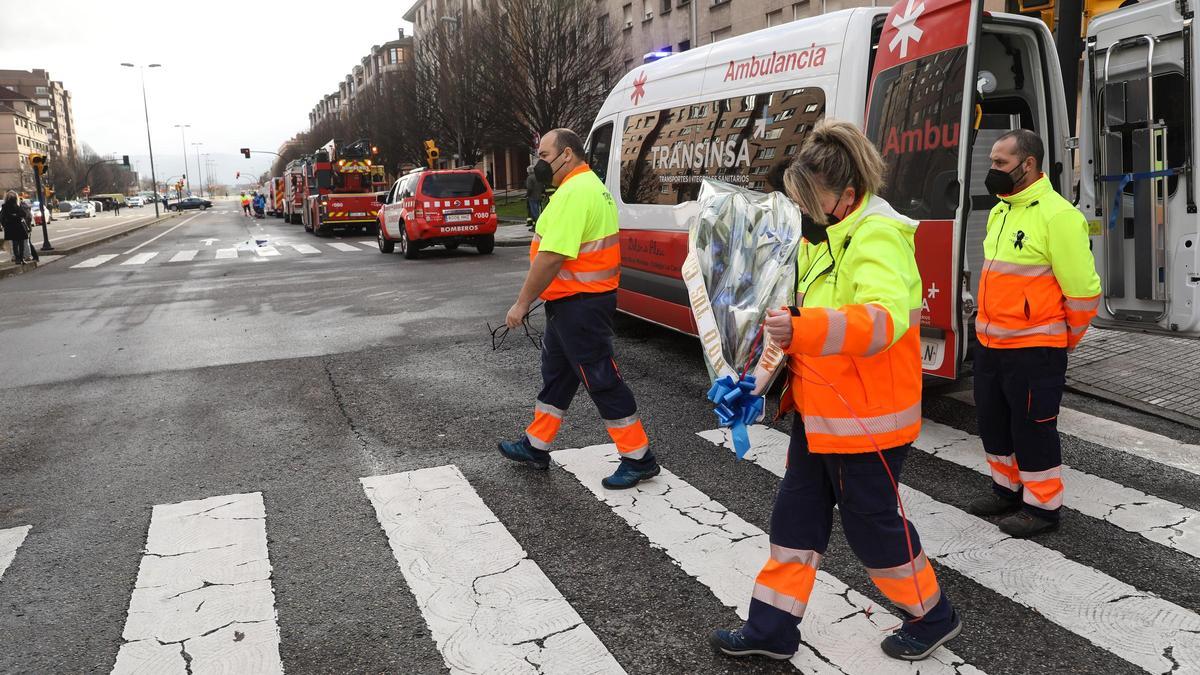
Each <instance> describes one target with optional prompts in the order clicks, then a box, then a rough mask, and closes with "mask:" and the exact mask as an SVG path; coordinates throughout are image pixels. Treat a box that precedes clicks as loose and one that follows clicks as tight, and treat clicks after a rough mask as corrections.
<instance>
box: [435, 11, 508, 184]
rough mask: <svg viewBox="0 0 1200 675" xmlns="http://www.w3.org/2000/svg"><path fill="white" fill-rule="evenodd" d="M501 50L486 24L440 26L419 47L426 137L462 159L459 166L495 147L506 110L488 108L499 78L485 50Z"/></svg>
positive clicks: (467, 163) (472, 23)
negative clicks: (427, 132)
mask: <svg viewBox="0 0 1200 675" xmlns="http://www.w3.org/2000/svg"><path fill="white" fill-rule="evenodd" d="M498 48H502V45H499V44H498V37H497V36H496V35H492V34H489V33H488V32H487V31H486V28H485V26H484V25H483V23H482V22H476V21H470V22H467V23H465V24H461V25H451V24H447V23H444V22H443V23H441V24H438V25H436V26H435V27H434V28H433V29H432V30H430V31H428V32H427V33H425V35H424V36H423V37H422V38H421V40H420V42H418V43H417V50H416V55H415V56H416V58H415V62H416V63H415V65H414V72H413V75H414V78H413V80H414V81H413V85H414V90H413V97H414V99H415V101H414V105H415V106H416V108H417V115H418V118H419V119H423V120H425V121H426V123H427V125H428V127H427V128H428V129H429V131H431V132H434V133H431V134H429V136H426V137H427V138H429V137H432V138H434V139H435V140H437V142H438V145H439V147H441V148H443V152H444V151H445V148H449V149H450V150H451V151H452V152H453V153H454V154H456V155H458V163H459V164H463V165H470V164H475V163H476V162H478V161H479V158H480V157H481V156H482V154H483V152H484V151H485V150H487V149H489V148H490V147H492V146H493V145H494V144H495V140H496V138H497V133H496V132H497V129H498V128H499V126H500V125H501V124H502V118H504V117H505V115H506V112H507V109H498V110H497V109H492V108H490V107H489V106H488V105H486V103H485V102H486V101H487V100H488V98H489V94H488V92H489V90H490V89H492V88H493V87H495V86H496V79H497V78H496V74H495V73H493V72H491V71H490V70H489V67H488V64H489V62H491V61H494V60H495V59H493V58H487V57H484V56H483V55H482V52H485V51H489V50H495V49H498Z"/></svg>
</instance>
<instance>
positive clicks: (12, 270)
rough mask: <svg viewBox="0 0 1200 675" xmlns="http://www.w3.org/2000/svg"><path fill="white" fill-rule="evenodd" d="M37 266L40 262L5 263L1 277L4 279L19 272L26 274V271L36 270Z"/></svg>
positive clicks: (0, 271) (0, 270)
mask: <svg viewBox="0 0 1200 675" xmlns="http://www.w3.org/2000/svg"><path fill="white" fill-rule="evenodd" d="M37 268H38V263H26V264H24V265H5V266H4V267H0V279H3V278H5V277H11V276H15V275H17V274H24V273H26V272H32V271H34V270H36V269H37Z"/></svg>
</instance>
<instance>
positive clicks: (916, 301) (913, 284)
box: [780, 195, 921, 453]
mask: <svg viewBox="0 0 1200 675" xmlns="http://www.w3.org/2000/svg"><path fill="white" fill-rule="evenodd" d="M827 231H828V234H829V241H828V242H821V243H819V244H813V243H810V242H808V241H805V242H803V243H802V244H801V246H800V251H799V253H798V254H797V257H796V263H797V267H796V278H797V279H796V306H797V307H798V308H799V312H800V315H799V316H793V318H792V342H791V344H790V345H789V346H788V349H787V352H788V354H790V355H791V356H792V358H791V359H790V360H789V362H788V364H789V366H788V367H789V369H790V370H791V377H790V384H789V388H788V391H787V392H785V394H784V400H783V403H782V405H781V407H780V411H781V413H783V412H786V411H787V410H788V409H790V408H791V407H793V405H794V406H795V407H796V408H797V409H798V410H799V411H800V414H801V416H802V417H803V419H804V431H805V435H806V436H807V437H808V444H809V448H810V450H811V451H812V452H823V453H830V452H843V453H857V452H874V451H875V449H876V447H878V448H879V449H881V450H884V449H887V448H894V447H898V446H901V445H905V444H908V443H911V442H913V441H914V440H916V438H917V436H918V435H919V434H920V431H921V353H920V326H921V275H920V272H918V270H917V261H916V257H915V243H914V236H915V234H916V231H917V222H916V221H914V220H911V219H909V218H906V217H904V216H902V215H900V214H899V213H897V212H896V211H895V209H893V208H892V207H891V205H890V204H888V203H887V202H886V201H884V200H883V199H882V198H880V197H877V196H875V195H867V196H866V198H865V199H864V200H863V202H862V204H861V205H860V206H859V207H858V208H857V209H855V210H854V212H852V213H851V214H850V215H848V216H846V218H845V219H843V220H842V221H841V222H840V223H838V224H836V225H833V226H831V227H829V228H828V230H827Z"/></svg>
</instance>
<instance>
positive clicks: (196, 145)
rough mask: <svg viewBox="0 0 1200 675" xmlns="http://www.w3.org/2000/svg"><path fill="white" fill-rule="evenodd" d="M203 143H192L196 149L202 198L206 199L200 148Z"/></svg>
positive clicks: (197, 170)
mask: <svg viewBox="0 0 1200 675" xmlns="http://www.w3.org/2000/svg"><path fill="white" fill-rule="evenodd" d="M202 145H204V144H203V143H192V147H193V148H196V177H197V179H198V180H199V181H200V197H201V198H203V197H204V175H203V174H202V173H200V146H202Z"/></svg>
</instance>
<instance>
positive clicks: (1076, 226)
mask: <svg viewBox="0 0 1200 675" xmlns="http://www.w3.org/2000/svg"><path fill="white" fill-rule="evenodd" d="M983 258H984V262H983V270H982V274H981V275H980V277H979V314H978V316H977V317H976V319H975V333H976V335H978V337H979V343H980V344H982V345H984V346H985V347H994V348H998V349H1013V348H1017V347H1067V348H1070V349H1074V348H1075V345H1077V344H1079V341H1080V340H1081V339H1082V338H1083V334H1084V332H1085V331H1086V330H1087V327H1088V323H1089V322H1091V320H1092V317H1093V316H1095V315H1096V310H1097V309H1098V308H1099V306H1100V277H1099V275H1097V274H1096V263H1095V261H1094V260H1093V259H1092V250H1091V246H1090V244H1089V241H1088V231H1087V221H1086V220H1085V219H1084V217H1083V214H1082V213H1080V212H1079V211H1078V210H1077V209H1076V208H1075V207H1074V206H1071V203H1070V202H1068V201H1067V200H1066V199H1063V198H1062V196H1060V195H1059V194H1058V193H1057V192H1055V191H1054V188H1053V187H1051V185H1050V179H1048V178H1046V176H1044V175H1043V176H1042V177H1041V178H1039V179H1038V180H1037V181H1036V182H1034V183H1033V184H1032V185H1030V186H1029V187H1027V188H1025V189H1024V190H1022V191H1021V192H1018V193H1017V194H1015V195H1010V196H1007V197H1001V199H1000V203H999V204H996V205H995V206H994V207H992V212H991V213H990V214H989V215H988V224H987V236H986V237H985V238H984V240H983Z"/></svg>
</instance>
